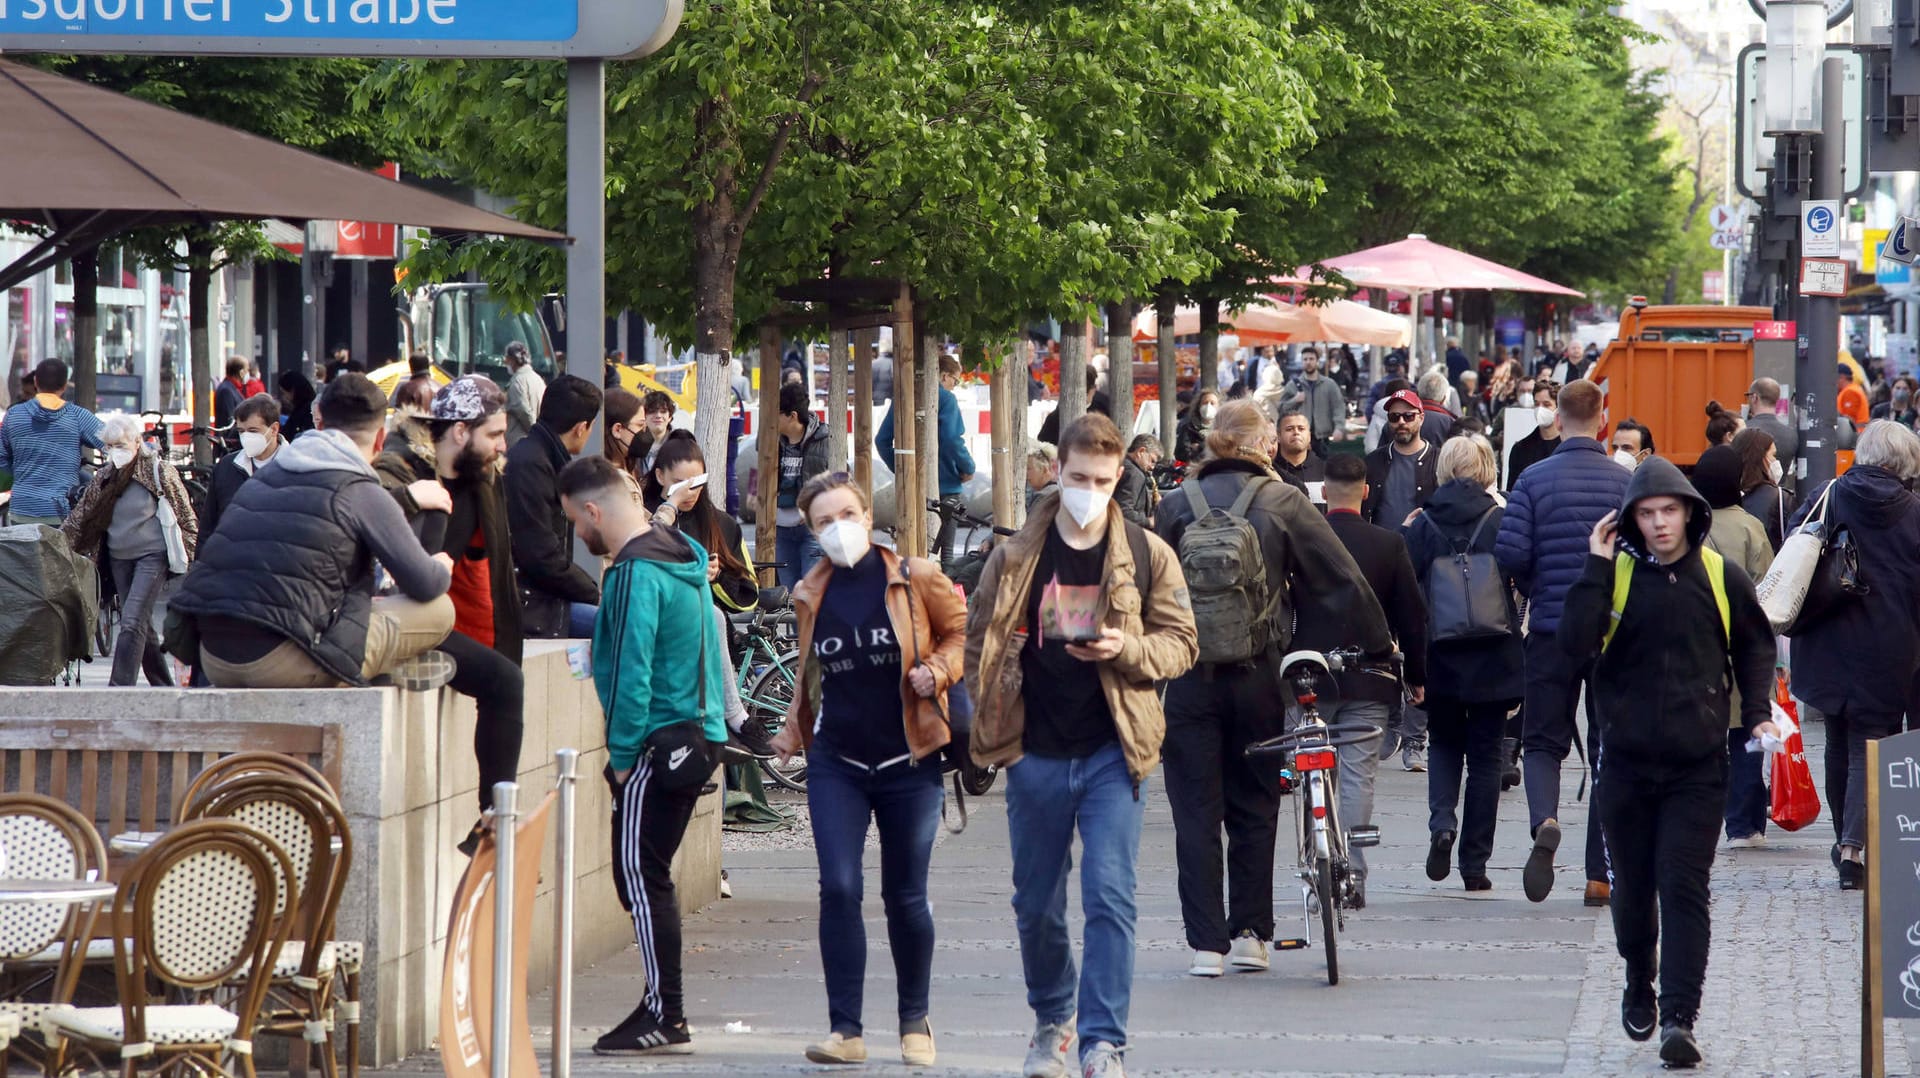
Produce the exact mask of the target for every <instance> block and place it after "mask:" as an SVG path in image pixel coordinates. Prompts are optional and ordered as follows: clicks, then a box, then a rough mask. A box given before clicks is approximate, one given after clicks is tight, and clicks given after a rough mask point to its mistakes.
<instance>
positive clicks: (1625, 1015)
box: [1620, 981, 1660, 1041]
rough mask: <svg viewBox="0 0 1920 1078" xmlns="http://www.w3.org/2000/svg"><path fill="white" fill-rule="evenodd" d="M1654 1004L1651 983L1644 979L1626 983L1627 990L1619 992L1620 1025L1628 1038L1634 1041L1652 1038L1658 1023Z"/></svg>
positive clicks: (1658, 1017) (1658, 1016)
mask: <svg viewBox="0 0 1920 1078" xmlns="http://www.w3.org/2000/svg"><path fill="white" fill-rule="evenodd" d="M1655 1004H1656V1000H1655V999H1654V995H1653V985H1652V984H1650V983H1648V982H1646V981H1642V982H1640V983H1639V984H1628V985H1627V990H1626V991H1625V992H1622V993H1621V994H1620V1025H1621V1026H1622V1027H1623V1028H1625V1029H1626V1031H1627V1036H1628V1037H1629V1038H1631V1039H1633V1040H1636V1041H1646V1040H1652V1039H1653V1029H1654V1027H1655V1026H1657V1025H1659V1024H1660V1015H1659V1014H1658V1012H1657V1011H1656V1010H1655Z"/></svg>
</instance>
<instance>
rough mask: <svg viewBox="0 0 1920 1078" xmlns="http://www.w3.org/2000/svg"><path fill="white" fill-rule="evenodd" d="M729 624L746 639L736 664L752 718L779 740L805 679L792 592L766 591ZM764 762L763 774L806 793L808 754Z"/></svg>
mask: <svg viewBox="0 0 1920 1078" xmlns="http://www.w3.org/2000/svg"><path fill="white" fill-rule="evenodd" d="M727 622H728V624H729V625H730V626H731V627H732V629H733V630H735V631H737V632H739V633H740V634H741V635H742V637H743V640H742V641H741V648H740V652H739V656H738V658H737V659H736V661H735V666H736V667H737V669H738V674H737V676H738V678H739V682H738V688H739V690H740V703H741V704H742V705H744V706H745V707H746V709H747V717H748V718H749V719H758V720H759V721H760V723H761V724H762V726H764V727H765V729H766V731H767V736H768V737H773V736H775V735H777V734H779V733H780V731H781V730H782V729H783V728H785V726H786V724H787V708H788V707H789V706H791V705H792V703H793V692H794V686H795V685H796V684H797V683H798V681H799V678H800V647H799V645H798V644H797V643H796V642H795V640H794V625H795V623H796V618H795V616H794V613H793V607H792V605H791V604H790V603H789V602H788V597H787V589H785V588H762V589H760V601H759V603H758V605H756V606H755V607H754V609H752V610H744V611H741V612H740V613H737V614H728V615H727ZM759 763H760V770H761V772H762V773H763V774H765V775H766V777H767V778H769V779H771V780H773V782H774V783H775V784H776V785H778V786H780V787H782V788H783V789H788V790H794V791H796V792H800V793H804V792H806V789H807V758H806V754H805V753H801V754H798V755H796V756H794V757H793V759H791V760H788V761H787V762H786V763H784V764H783V763H781V762H779V761H778V760H761V761H759Z"/></svg>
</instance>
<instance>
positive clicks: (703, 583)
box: [593, 526, 727, 771]
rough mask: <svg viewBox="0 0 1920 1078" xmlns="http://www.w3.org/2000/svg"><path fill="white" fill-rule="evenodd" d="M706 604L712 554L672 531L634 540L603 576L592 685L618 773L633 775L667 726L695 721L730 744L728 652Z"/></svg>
mask: <svg viewBox="0 0 1920 1078" xmlns="http://www.w3.org/2000/svg"><path fill="white" fill-rule="evenodd" d="M710 596H711V592H709V591H708V590H707V552H706V550H705V549H703V548H702V547H701V546H700V544H699V543H696V542H694V541H693V540H692V539H689V538H687V537H686V536H684V535H682V534H680V532H678V531H676V530H675V529H673V528H663V527H657V526H656V527H653V528H649V529H648V530H647V531H646V532H644V533H642V534H641V535H638V536H635V537H634V538H633V539H631V540H629V541H628V543H627V545H626V546H625V547H623V548H621V550H620V554H619V556H618V557H616V558H615V559H614V562H613V568H611V569H609V570H607V575H606V579H605V580H604V581H603V582H602V585H601V599H600V616H599V620H597V621H596V622H595V623H594V626H593V687H594V690H595V692H596V693H598V694H599V697H600V708H601V710H602V711H603V712H605V713H606V719H607V762H608V763H609V764H611V765H612V767H613V769H614V770H615V771H626V770H629V769H631V768H632V767H633V765H634V761H636V760H638V759H639V757H640V752H641V747H642V746H643V745H645V744H646V740H647V738H648V737H649V736H650V735H651V734H652V733H653V732H654V731H655V730H658V729H660V728H661V727H663V726H671V725H673V724H674V723H677V722H698V723H700V724H701V727H702V728H703V729H704V730H705V731H706V734H707V740H709V741H725V740H726V739H727V724H726V720H725V717H724V716H723V714H722V711H723V709H724V707H725V704H724V701H725V693H724V685H723V683H722V681H721V676H722V675H721V671H722V670H723V669H724V668H725V664H723V663H722V662H721V661H720V658H721V657H720V649H721V648H722V647H723V646H724V645H723V644H722V643H721V641H720V628H719V626H718V625H717V624H715V622H714V616H713V610H714V607H713V600H712V598H711V597H710ZM703 649H704V660H703ZM702 681H704V682H705V685H706V692H705V698H704V700H703V699H702V694H701V682H702Z"/></svg>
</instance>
